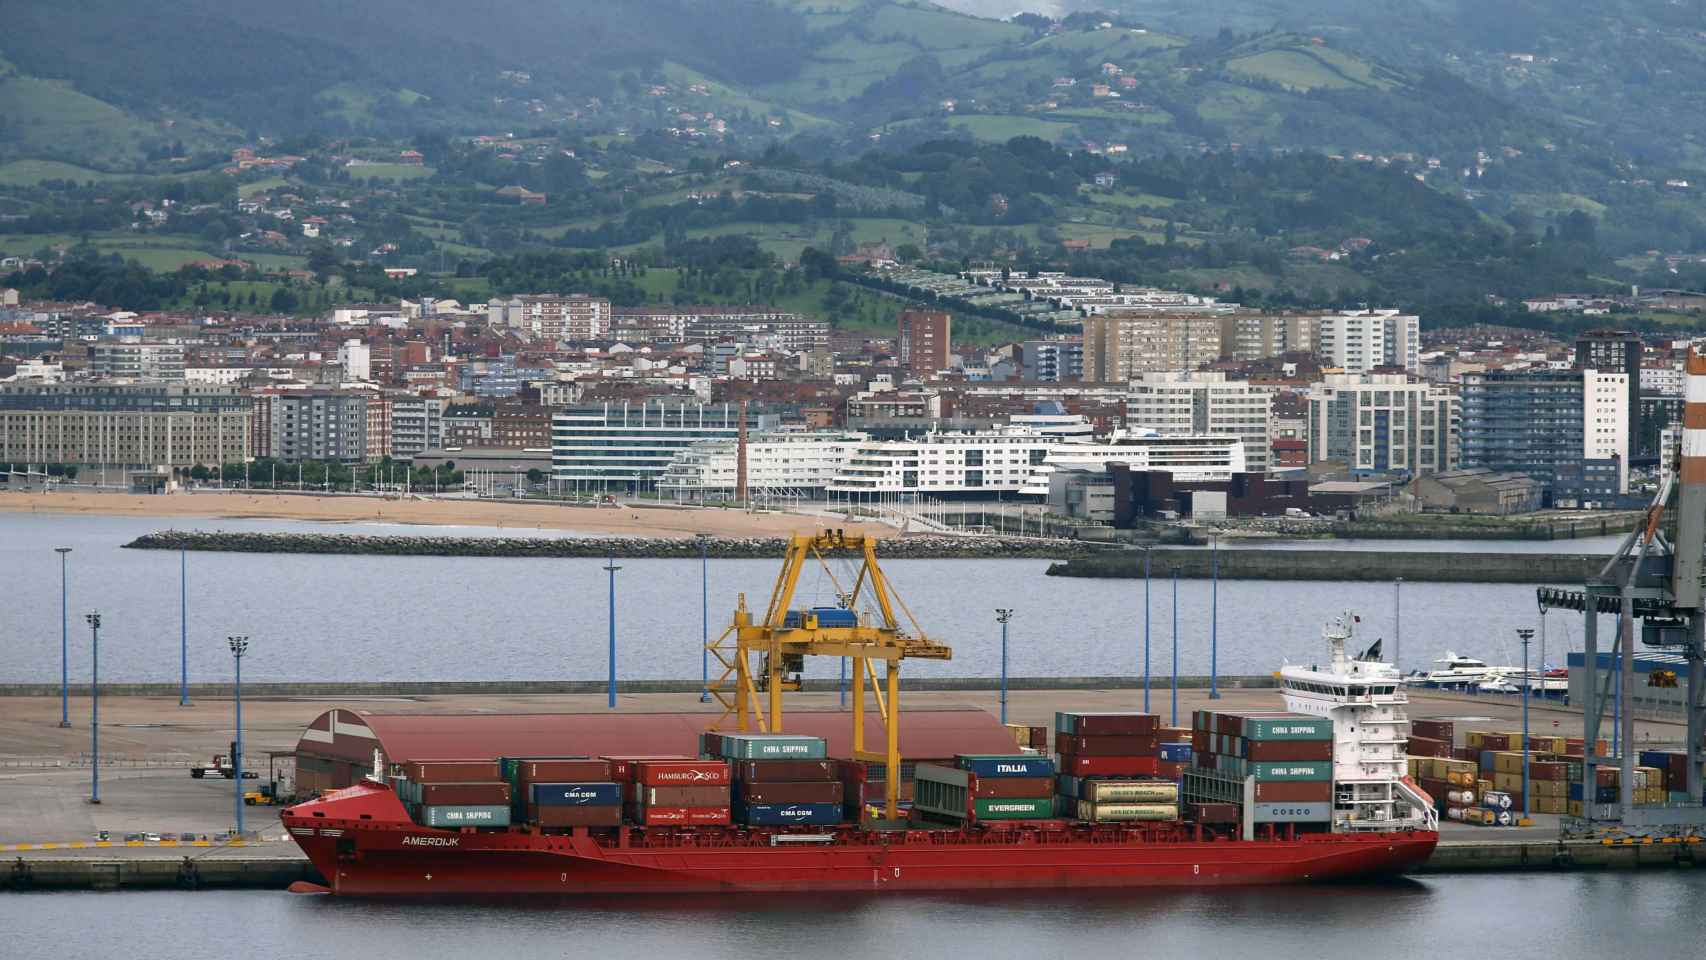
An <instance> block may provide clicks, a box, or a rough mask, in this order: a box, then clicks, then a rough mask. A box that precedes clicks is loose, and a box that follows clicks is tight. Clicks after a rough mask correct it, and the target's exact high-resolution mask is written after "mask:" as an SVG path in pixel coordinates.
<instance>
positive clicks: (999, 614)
mask: <svg viewBox="0 0 1706 960" xmlns="http://www.w3.org/2000/svg"><path fill="white" fill-rule="evenodd" d="M1012 619H1013V611H1012V609H1011V608H1009V607H996V608H995V622H996V623H999V624H1001V722H1002V723H1006V722H1007V621H1009V620H1012Z"/></svg>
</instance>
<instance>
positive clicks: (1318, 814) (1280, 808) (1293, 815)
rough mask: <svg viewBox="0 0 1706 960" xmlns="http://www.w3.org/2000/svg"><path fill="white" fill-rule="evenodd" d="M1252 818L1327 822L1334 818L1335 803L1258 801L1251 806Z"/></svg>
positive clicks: (1261, 821)
mask: <svg viewBox="0 0 1706 960" xmlns="http://www.w3.org/2000/svg"><path fill="white" fill-rule="evenodd" d="M1250 819H1251V820H1252V821H1253V822H1255V823H1326V822H1327V821H1329V820H1331V819H1333V804H1332V801H1328V802H1326V803H1257V804H1255V805H1254V806H1252V807H1251V808H1250Z"/></svg>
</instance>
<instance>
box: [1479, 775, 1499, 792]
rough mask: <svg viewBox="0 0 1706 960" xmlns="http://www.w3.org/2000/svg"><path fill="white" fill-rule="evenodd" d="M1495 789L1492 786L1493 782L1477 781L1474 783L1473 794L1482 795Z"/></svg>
mask: <svg viewBox="0 0 1706 960" xmlns="http://www.w3.org/2000/svg"><path fill="white" fill-rule="evenodd" d="M1497 789H1498V788H1497V787H1495V786H1493V781H1491V780H1486V779H1479V780H1476V781H1475V793H1476V794H1478V795H1484V794H1486V792H1487V791H1488V790H1497Z"/></svg>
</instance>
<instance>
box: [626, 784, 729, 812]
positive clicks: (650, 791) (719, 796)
mask: <svg viewBox="0 0 1706 960" xmlns="http://www.w3.org/2000/svg"><path fill="white" fill-rule="evenodd" d="M639 802H640V804H641V805H643V806H647V807H716V806H723V807H726V806H728V805H729V785H728V784H726V783H724V784H718V785H715V786H705V785H694V786H675V787H652V786H645V785H643V784H642V785H641V787H640V792H639Z"/></svg>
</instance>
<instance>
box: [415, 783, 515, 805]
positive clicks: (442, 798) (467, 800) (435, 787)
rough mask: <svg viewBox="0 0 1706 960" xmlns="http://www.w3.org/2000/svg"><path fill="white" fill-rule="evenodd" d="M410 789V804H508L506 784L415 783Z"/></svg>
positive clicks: (507, 787) (508, 791) (508, 797)
mask: <svg viewBox="0 0 1706 960" xmlns="http://www.w3.org/2000/svg"><path fill="white" fill-rule="evenodd" d="M412 787H413V789H411V790H410V793H412V794H414V795H413V796H412V797H410V798H409V799H410V801H411V802H413V803H424V804H426V805H428V806H434V807H492V806H499V805H507V804H508V803H509V802H510V789H509V784H507V783H417V784H412Z"/></svg>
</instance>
